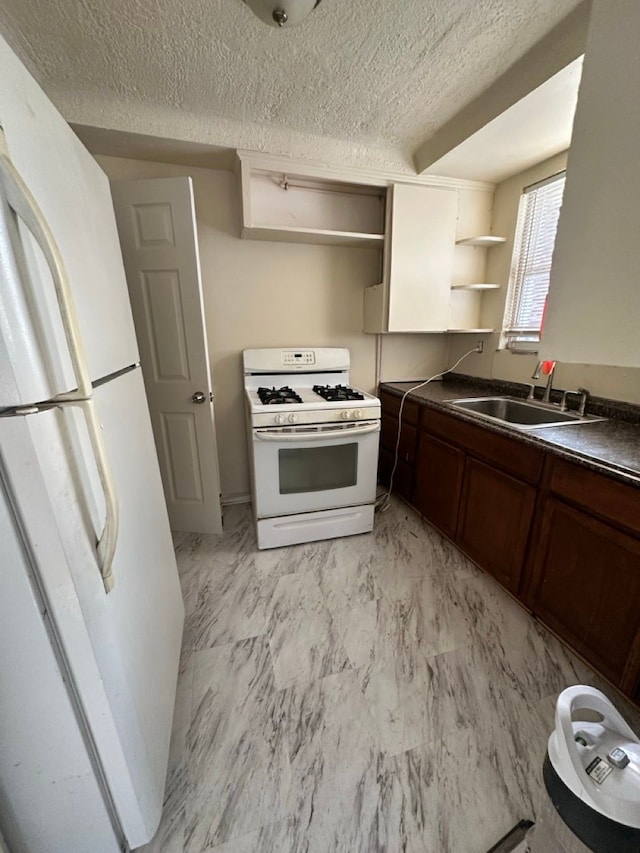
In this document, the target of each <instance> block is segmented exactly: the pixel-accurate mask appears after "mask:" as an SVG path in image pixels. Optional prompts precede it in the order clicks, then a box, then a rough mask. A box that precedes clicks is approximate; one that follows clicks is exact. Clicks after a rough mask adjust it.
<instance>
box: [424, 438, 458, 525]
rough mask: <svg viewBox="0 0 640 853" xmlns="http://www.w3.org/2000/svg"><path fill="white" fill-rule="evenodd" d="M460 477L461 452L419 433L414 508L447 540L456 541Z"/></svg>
mask: <svg viewBox="0 0 640 853" xmlns="http://www.w3.org/2000/svg"><path fill="white" fill-rule="evenodd" d="M463 473H464V451H462V450H460V449H459V448H457V447H453V445H451V444H447V443H445V442H444V441H440V440H439V439H437V438H434V437H433V436H432V435H429V433H428V432H424V431H423V432H422V433H421V435H420V446H419V451H418V462H417V465H416V488H415V500H414V504H415V507H416V509H417V510H418V512H419V513H420V514H421V515H423V516H424V517H425V518H426V519H428V520H429V521H430V522H432V524H434V525H435V526H436V527H437V528H438V529H439V530H442V532H443V533H444V534H446V535H447V536H449V537H450V538H451V539H455V537H456V529H457V525H458V508H459V505H460V493H461V490H462V477H463Z"/></svg>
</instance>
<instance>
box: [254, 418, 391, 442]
mask: <svg viewBox="0 0 640 853" xmlns="http://www.w3.org/2000/svg"><path fill="white" fill-rule="evenodd" d="M371 432H380V423H379V421H376V422H375V423H369V424H363V425H362V426H357V427H346V428H344V429H336V430H330V431H327V432H320V431H318V432H297V433H296V432H276V430H269V431H266V430H265V431H264V432H263V431H260V430H256V431H255V432H254V437H255V438H257V439H258V440H259V441H278V442H280V443H281V444H283V443H288V442H290V441H317V440H318V439H321V440H322V441H324V440H325V439H327V440H330V439H333V438H352V437H353V436H357V435H367V434H368V433H371Z"/></svg>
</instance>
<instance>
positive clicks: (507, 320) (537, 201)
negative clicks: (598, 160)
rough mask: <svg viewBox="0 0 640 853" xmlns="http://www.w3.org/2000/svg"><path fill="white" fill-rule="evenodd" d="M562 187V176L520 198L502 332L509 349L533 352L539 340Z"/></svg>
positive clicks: (563, 177) (563, 181)
mask: <svg viewBox="0 0 640 853" xmlns="http://www.w3.org/2000/svg"><path fill="white" fill-rule="evenodd" d="M564 183H565V175H564V172H562V173H561V174H559V175H553V176H552V177H551V178H547V179H546V180H545V181H541V182H540V183H537V184H533V185H532V186H530V187H527V188H526V189H525V190H524V192H523V194H522V196H521V198H520V206H519V208H518V221H517V225H516V235H515V242H514V249H513V257H512V260H511V271H510V275H509V290H508V296H507V303H506V308H505V316H504V322H503V330H502V333H503V338H504V343H506V345H507V346H508V347H510V348H511V349H521V350H528V351H531V350H535V348H536V347H535V344H537V343H538V342H539V340H540V325H541V323H542V316H543V313H544V306H545V302H546V298H547V293H548V291H549V275H550V273H551V259H552V256H553V247H554V245H555V241H556V231H557V228H558V218H559V216H560V208H561V206H562V195H563V192H564Z"/></svg>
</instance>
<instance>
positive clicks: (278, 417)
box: [276, 415, 284, 424]
mask: <svg viewBox="0 0 640 853" xmlns="http://www.w3.org/2000/svg"><path fill="white" fill-rule="evenodd" d="M276 423H277V424H283V423H284V415H276Z"/></svg>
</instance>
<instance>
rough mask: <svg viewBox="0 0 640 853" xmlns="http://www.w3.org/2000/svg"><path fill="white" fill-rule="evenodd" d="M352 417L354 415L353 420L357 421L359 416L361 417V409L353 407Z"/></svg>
mask: <svg viewBox="0 0 640 853" xmlns="http://www.w3.org/2000/svg"><path fill="white" fill-rule="evenodd" d="M353 417H354V420H356V421H359V420H360V418H361V417H362V409H354V410H353Z"/></svg>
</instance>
